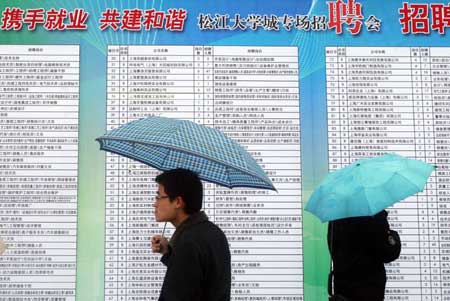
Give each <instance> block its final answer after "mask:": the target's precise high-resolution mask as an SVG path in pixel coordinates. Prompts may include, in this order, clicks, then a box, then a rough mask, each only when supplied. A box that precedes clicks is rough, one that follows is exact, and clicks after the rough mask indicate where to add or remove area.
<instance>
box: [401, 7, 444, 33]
mask: <svg viewBox="0 0 450 301" xmlns="http://www.w3.org/2000/svg"><path fill="white" fill-rule="evenodd" d="M430 11H431V13H430ZM398 13H399V14H400V16H401V17H400V19H399V22H400V25H401V26H402V33H403V34H429V33H430V31H431V30H434V31H437V32H438V33H439V34H445V29H446V28H447V27H449V26H450V4H447V5H444V4H440V3H431V4H428V3H408V2H403V3H402V7H401V8H400V9H399V10H398ZM430 18H431V20H430ZM430 24H431V26H430Z"/></svg>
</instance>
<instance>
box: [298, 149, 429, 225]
mask: <svg viewBox="0 0 450 301" xmlns="http://www.w3.org/2000/svg"><path fill="white" fill-rule="evenodd" d="M433 170H434V167H433V166H432V165H429V164H427V163H425V162H423V161H420V160H414V159H408V158H404V157H402V156H399V155H397V154H385V155H382V156H378V157H374V158H368V159H361V160H358V161H356V162H354V163H353V164H350V165H348V166H346V167H344V168H341V169H339V170H336V171H334V172H331V173H329V174H328V175H327V176H326V178H325V180H324V181H323V182H322V183H321V184H320V185H319V186H318V187H317V188H316V189H315V190H314V192H313V193H312V195H311V197H310V199H309V201H308V204H307V205H306V208H305V210H306V211H309V212H311V213H312V214H314V215H316V216H317V217H319V218H320V220H321V221H322V222H326V221H332V220H337V219H341V218H347V217H354V216H371V215H375V214H377V213H378V212H380V211H381V210H383V209H385V208H387V207H389V206H391V205H393V204H394V203H396V202H398V201H401V200H403V199H405V198H407V197H409V196H411V195H413V194H415V193H417V192H419V191H422V190H423V189H424V187H425V184H426V182H427V180H428V178H429V176H430V175H431V173H432V171H433Z"/></svg>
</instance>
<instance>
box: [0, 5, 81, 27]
mask: <svg viewBox="0 0 450 301" xmlns="http://www.w3.org/2000/svg"><path fill="white" fill-rule="evenodd" d="M88 16H89V14H88V13H87V12H86V11H84V9H82V8H76V9H75V10H73V11H70V12H67V10H65V9H63V8H61V9H60V10H59V11H57V10H55V9H54V8H52V9H50V10H48V11H46V10H45V9H43V8H30V9H27V10H26V11H24V10H22V9H20V8H17V7H12V8H10V7H6V8H5V9H4V10H3V12H2V18H1V25H0V29H1V30H21V29H22V27H23V26H24V25H26V26H27V29H28V30H30V31H33V30H36V28H37V26H42V27H43V28H44V29H45V30H48V31H53V30H65V29H67V30H86V29H87V25H86V21H87V18H88Z"/></svg>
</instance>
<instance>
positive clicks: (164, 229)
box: [161, 222, 167, 237]
mask: <svg viewBox="0 0 450 301" xmlns="http://www.w3.org/2000/svg"><path fill="white" fill-rule="evenodd" d="M166 225H167V222H165V223H164V228H163V230H162V233H161V237H164V232H165V231H166Z"/></svg>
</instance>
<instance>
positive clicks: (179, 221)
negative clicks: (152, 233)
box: [172, 211, 190, 228]
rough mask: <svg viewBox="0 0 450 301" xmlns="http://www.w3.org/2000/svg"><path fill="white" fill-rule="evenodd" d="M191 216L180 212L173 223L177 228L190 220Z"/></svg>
mask: <svg viewBox="0 0 450 301" xmlns="http://www.w3.org/2000/svg"><path fill="white" fill-rule="evenodd" d="M189 216H190V215H189V214H187V213H185V212H184V211H182V212H180V213H179V214H178V215H177V216H176V217H175V219H174V220H173V221H172V225H173V226H174V227H175V228H177V227H178V226H179V225H181V224H182V223H183V222H184V221H185V220H187V219H188V218H189Z"/></svg>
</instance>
